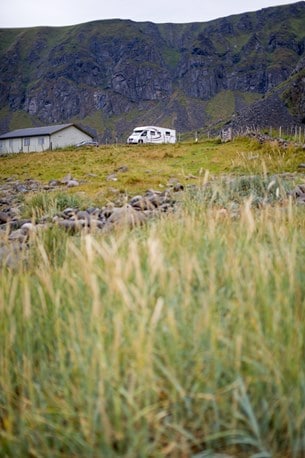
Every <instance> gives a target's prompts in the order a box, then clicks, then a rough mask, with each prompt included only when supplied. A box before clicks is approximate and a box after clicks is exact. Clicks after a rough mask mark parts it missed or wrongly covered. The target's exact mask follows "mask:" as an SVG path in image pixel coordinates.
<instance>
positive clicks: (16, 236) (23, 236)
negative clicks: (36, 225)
mask: <svg viewBox="0 0 305 458" xmlns="http://www.w3.org/2000/svg"><path fill="white" fill-rule="evenodd" d="M8 239H9V241H11V242H19V243H21V244H22V243H25V242H26V241H27V240H28V233H27V231H25V230H23V229H16V230H15V231H13V232H11V233H10V235H9V237H8Z"/></svg>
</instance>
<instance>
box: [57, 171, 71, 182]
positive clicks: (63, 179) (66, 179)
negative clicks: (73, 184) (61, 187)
mask: <svg viewBox="0 0 305 458" xmlns="http://www.w3.org/2000/svg"><path fill="white" fill-rule="evenodd" d="M70 180H73V177H72V175H71V173H68V175H66V176H65V177H63V178H62V179H61V180H60V183H61V184H67V183H68V182H69V181H70Z"/></svg>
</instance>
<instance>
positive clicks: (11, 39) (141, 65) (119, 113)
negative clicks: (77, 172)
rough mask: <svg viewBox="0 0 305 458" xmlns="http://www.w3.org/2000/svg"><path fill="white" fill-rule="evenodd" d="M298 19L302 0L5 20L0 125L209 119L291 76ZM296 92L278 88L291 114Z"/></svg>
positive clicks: (115, 125)
mask: <svg viewBox="0 0 305 458" xmlns="http://www.w3.org/2000/svg"><path fill="white" fill-rule="evenodd" d="M304 23H305V2H299V3H295V4H292V5H287V6H280V7H275V8H266V9H263V10H260V11H257V12H254V13H245V14H240V15H236V16H230V17H228V18H223V19H218V20H214V21H211V22H207V23H191V24H153V23H148V22H147V23H136V22H133V21H128V20H108V21H96V22H91V23H87V24H80V25H76V26H70V27H59V28H52V27H38V28H30V29H2V30H0V43H1V45H0V75H1V80H0V107H1V110H0V130H1V131H5V130H8V129H9V128H12V127H20V125H21V124H22V126H25V125H31V124H33V125H40V124H50V123H58V122H67V121H78V122H81V123H82V124H83V125H85V126H86V127H89V128H91V129H92V131H93V132H95V133H96V134H97V135H98V136H99V137H100V139H106V138H109V139H111V138H112V139H113V138H115V137H116V138H119V137H120V136H122V135H126V133H128V131H129V130H130V129H131V128H132V127H133V126H134V125H135V124H146V123H149V124H166V125H168V126H169V127H175V128H177V129H178V130H179V131H187V130H192V129H198V128H200V127H205V126H214V125H215V124H217V123H222V122H225V121H227V120H228V119H230V117H231V116H232V115H233V113H234V112H236V111H242V110H244V109H245V108H247V107H248V106H249V105H250V104H251V103H252V102H253V101H255V100H258V99H260V98H261V97H262V96H264V95H266V94H268V93H269V92H270V91H272V90H274V89H275V88H276V87H277V86H278V85H280V84H282V83H284V82H285V81H287V80H288V79H289V78H290V75H291V74H292V72H293V71H294V70H295V68H296V67H297V65H298V63H299V62H300V61H301V60H302V57H303V56H304V52H305V30H304V27H303V24H304ZM294 99H295V96H293V95H292V93H291V96H288V95H287V96H286V98H285V97H283V98H282V100H283V104H284V106H285V107H286V106H287V110H288V113H290V112H291V113H290V115H291V120H292V121H295V120H296V119H297V120H299V119H301V118H302V116H300V115H299V110H302V106H303V105H302V104H301V105H300V106H299V107H298V106H297V105H295V104H294ZM219 100H222V101H223V102H224V103H223V104H222V105H221V104H219ZM290 105H291V106H290ZM289 110H290V111H289ZM286 121H287V122H288V118H287V120H286ZM289 122H290V118H289Z"/></svg>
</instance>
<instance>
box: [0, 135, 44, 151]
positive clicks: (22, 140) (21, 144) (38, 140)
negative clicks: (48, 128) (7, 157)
mask: <svg viewBox="0 0 305 458" xmlns="http://www.w3.org/2000/svg"><path fill="white" fill-rule="evenodd" d="M49 148H50V137H49V136H48V135H40V136H39V137H19V138H10V139H5V140H0V154H7V153H31V152H33V151H35V152H41V151H46V150H48V149H49Z"/></svg>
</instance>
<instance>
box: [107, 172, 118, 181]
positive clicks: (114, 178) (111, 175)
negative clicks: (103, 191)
mask: <svg viewBox="0 0 305 458" xmlns="http://www.w3.org/2000/svg"><path fill="white" fill-rule="evenodd" d="M106 180H107V181H118V178H117V176H116V174H115V173H111V174H110V175H108V176H107V178H106Z"/></svg>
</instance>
